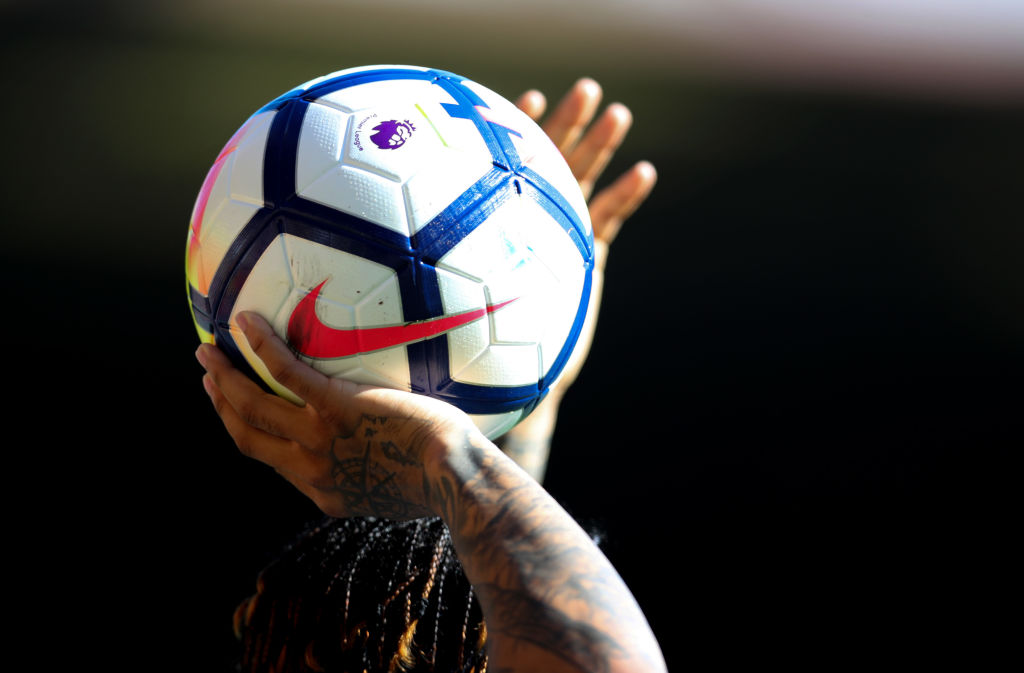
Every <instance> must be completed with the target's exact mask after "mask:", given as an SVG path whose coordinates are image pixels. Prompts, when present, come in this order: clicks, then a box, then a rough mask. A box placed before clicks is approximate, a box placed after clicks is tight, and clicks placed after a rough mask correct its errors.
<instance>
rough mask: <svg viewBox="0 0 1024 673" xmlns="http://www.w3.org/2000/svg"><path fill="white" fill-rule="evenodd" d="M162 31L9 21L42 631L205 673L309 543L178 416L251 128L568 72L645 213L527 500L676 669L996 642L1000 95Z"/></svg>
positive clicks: (306, 16)
mask: <svg viewBox="0 0 1024 673" xmlns="http://www.w3.org/2000/svg"><path fill="white" fill-rule="evenodd" d="M175 7H178V6H177V5H172V4H171V3H167V4H164V3H159V4H153V5H151V6H150V5H147V8H148V9H147V10H146V13H143V12H142V11H141V10H138V9H131V8H129V7H125V6H122V5H121V4H120V3H114V2H108V3H100V4H92V5H90V6H89V8H88V9H83V8H79V6H78V5H67V6H65V5H61V4H59V3H57V4H53V3H50V4H46V5H43V6H42V7H41V8H40V7H38V6H36V5H31V6H29V5H25V6H21V5H17V4H15V5H11V6H9V7H8V8H7V9H6V10H4V11H5V13H6V14H7V17H6V18H5V20H4V25H5V27H4V31H5V32H6V33H7V35H5V36H4V40H3V46H2V47H0V50H2V52H3V54H4V62H5V63H6V64H11V65H12V66H13V67H7V68H5V72H4V74H3V76H2V77H3V80H4V84H5V86H4V90H5V92H6V93H7V98H6V104H5V106H4V111H3V115H4V124H3V128H5V129H6V130H7V133H6V134H5V135H6V139H5V144H6V149H7V151H6V156H7V158H8V161H7V163H6V166H5V168H4V174H3V185H4V203H5V204H6V215H7V220H8V223H9V227H8V232H7V242H6V244H5V245H4V249H3V253H2V255H3V266H4V268H5V271H6V273H7V282H6V286H7V287H8V296H9V298H10V299H12V300H13V301H14V311H13V312H12V313H11V315H12V316H14V318H13V319H11V320H9V322H8V329H7V330H6V333H5V343H6V347H7V352H8V353H9V356H10V357H11V358H13V359H14V360H15V361H16V365H18V366H19V367H18V369H17V370H16V371H18V372H19V377H18V379H17V380H18V382H19V383H18V384H17V386H16V387H17V388H18V389H19V390H18V394H19V395H22V396H23V399H25V400H27V402H28V405H27V406H26V407H25V409H24V412H23V413H22V412H20V411H19V413H18V415H19V416H20V418H15V419H13V420H14V421H15V425H16V426H17V427H22V428H28V431H27V432H26V434H25V437H24V438H21V436H20V435H19V433H17V432H16V433H15V435H14V442H15V443H16V447H15V448H16V450H15V453H16V454H17V455H22V454H25V453H29V454H31V455H32V457H33V458H36V457H38V456H40V455H41V456H43V457H44V458H43V466H42V467H41V468H40V467H35V468H31V469H32V471H31V472H30V473H29V474H31V475H32V477H33V478H32V479H31V480H26V481H27V482H28V483H27V485H29V486H30V487H31V488H32V492H31V494H26V496H27V497H24V498H23V499H22V503H21V507H23V508H24V509H25V510H26V513H25V514H24V515H23V516H22V515H19V523H18V524H17V526H16V528H15V532H16V534H17V535H20V536H22V538H21V539H25V540H39V539H40V538H39V537H38V536H39V535H40V534H42V537H43V539H49V538H50V537H51V536H50V533H49V531H51V530H57V531H59V532H60V536H62V538H63V540H65V541H71V542H73V548H74V549H75V550H77V551H74V552H72V551H68V550H67V549H65V548H64V546H63V544H62V546H61V547H59V548H58V551H55V552H54V555H55V556H57V555H66V556H65V558H66V560H67V562H68V563H71V564H73V567H74V568H75V569H76V572H77V573H80V574H81V575H82V576H83V577H85V578H87V580H88V581H84V580H76V579H72V578H70V577H67V576H65V575H58V577H57V578H56V579H51V580H50V581H49V582H48V583H46V584H43V585H40V587H39V594H40V596H44V597H45V598H39V599H37V600H35V601H34V603H35V607H36V608H43V609H44V610H49V609H50V607H49V606H50V605H51V604H52V603H53V602H55V601H57V602H59V603H61V604H65V603H66V602H67V601H68V597H69V596H74V604H75V605H77V606H78V607H77V608H76V609H75V610H74V616H73V618H74V619H75V620H83V621H85V622H87V623H90V624H91V625H93V626H98V627H99V628H100V629H101V632H100V633H99V634H98V635H95V636H94V637H92V638H91V639H90V641H89V642H88V643H87V644H86V645H85V646H84V647H86V648H93V650H92V651H95V652H98V653H102V652H110V651H111V648H116V651H117V652H119V653H122V654H123V656H124V658H131V659H132V660H133V661H135V662H140V661H144V662H146V666H147V667H149V668H152V667H154V666H155V667H157V668H160V667H163V665H164V664H175V663H182V664H184V665H188V663H191V664H192V666H194V667H196V668H198V669H199V670H230V662H231V661H232V657H233V656H234V649H233V646H234V643H233V637H232V635H231V631H230V629H231V614H232V611H233V609H234V607H235V605H236V604H237V603H238V602H239V601H240V600H241V599H242V598H243V597H244V596H246V595H247V594H248V593H250V592H251V591H252V590H253V588H254V582H255V577H256V573H257V572H258V570H259V569H260V568H261V567H262V566H263V565H264V564H265V563H266V562H267V561H268V560H269V559H270V558H271V557H272V556H273V554H274V553H275V552H276V551H277V550H278V548H279V547H280V546H281V545H282V544H283V543H284V542H286V541H287V540H289V539H290V537H291V535H293V534H294V533H295V532H297V531H298V530H299V528H300V527H301V524H302V523H304V522H305V521H306V520H307V519H308V518H310V517H312V516H314V514H315V513H314V512H313V510H312V506H311V505H309V504H307V503H306V502H305V501H304V499H303V498H302V497H301V496H299V494H297V493H295V492H292V491H291V489H290V487H288V486H287V484H285V483H284V482H283V481H281V480H280V479H279V478H278V477H276V475H274V474H272V473H269V471H268V470H266V469H264V468H262V466H260V465H256V464H253V463H251V462H250V461H248V460H246V459H244V458H243V457H241V456H240V455H238V453H237V452H236V451H235V450H234V448H233V446H232V444H231V442H230V439H229V438H228V437H227V435H226V433H225V432H224V431H223V429H222V427H221V426H220V424H219V422H218V421H217V419H216V417H215V415H214V413H213V411H212V409H211V408H210V406H209V404H208V402H207V400H206V398H205V395H204V394H203V392H202V388H201V385H200V377H201V370H200V368H199V366H198V364H195V363H194V360H193V359H192V352H193V351H194V349H195V347H196V345H197V341H196V338H195V334H194V332H193V329H192V325H191V321H190V318H189V314H188V308H187V303H186V300H185V282H184V274H183V255H184V244H185V230H186V226H187V222H188V218H189V214H190V211H191V207H192V202H193V199H194V198H195V195H196V193H197V191H198V188H199V185H200V183H201V182H202V179H203V177H204V175H205V173H206V170H207V168H208V166H209V164H210V163H211V162H212V160H213V158H214V157H215V156H216V153H217V152H218V150H219V148H220V147H221V145H222V144H223V143H224V142H225V141H226V139H227V138H228V137H229V136H230V135H231V133H232V132H233V131H234V130H235V129H236V128H237V127H238V126H239V125H240V124H241V122H242V121H244V119H245V118H246V117H247V116H248V115H249V114H250V113H252V112H253V111H254V110H256V109H257V108H258V107H260V106H261V105H262V104H263V103H265V102H266V101H268V100H270V99H271V98H273V97H275V96H276V95H278V94H279V93H282V92H284V91H286V90H287V89H289V88H291V87H292V86H293V85H295V84H298V83H300V82H302V81H305V80H307V79H309V78H311V77H314V76H317V75H320V74H325V73H328V72H331V71H334V70H337V69H341V68H344V67H349V66H353V65H362V64H370V63H389V62H391V63H414V64H421V65H429V66H433V67H439V68H443V69H447V70H451V71H454V72H458V73H460V74H464V75H466V76H468V77H470V78H472V79H475V80H477V81H479V82H481V83H483V84H485V85H486V86H488V87H490V88H492V89H494V90H496V91H498V92H500V93H503V94H504V95H506V96H508V97H514V96H515V95H517V94H518V93H519V92H521V91H523V90H525V89H526V88H529V87H534V86H536V87H539V88H541V89H542V90H544V91H545V92H547V93H548V95H549V98H555V97H556V96H558V95H559V94H560V93H561V92H562V91H564V90H565V89H566V88H567V87H568V86H569V85H570V84H571V83H572V82H573V81H574V80H575V79H576V78H577V77H579V76H582V75H589V76H593V77H595V78H597V79H598V80H599V81H601V82H602V83H603V85H604V87H605V91H606V93H607V96H608V99H609V100H622V101H624V102H626V103H627V104H629V105H630V106H631V107H632V109H633V111H634V114H635V118H636V128H635V131H634V132H633V134H632V135H631V137H630V139H629V141H628V142H627V145H626V146H625V148H624V149H623V150H622V152H621V156H620V157H618V158H617V159H616V163H615V164H614V165H613V166H612V167H611V169H610V170H609V175H615V174H616V173H617V171H619V170H622V169H623V168H625V167H626V166H627V165H629V164H630V163H632V162H633V161H634V160H636V159H641V158H644V159H649V160H651V161H652V162H654V164H655V165H656V166H657V167H658V169H659V173H660V182H659V185H658V187H657V189H656V190H655V193H654V196H653V197H652V199H651V201H650V202H649V203H648V204H647V205H645V206H644V208H643V209H642V211H641V212H640V213H639V214H638V215H637V216H636V218H635V219H634V220H632V221H630V223H629V224H628V225H627V227H626V228H625V229H624V230H623V232H622V234H621V236H620V238H619V240H618V241H617V242H616V244H615V246H614V249H613V252H612V256H611V260H610V266H609V271H608V279H609V280H608V288H609V290H608V294H607V297H606V301H605V306H604V308H603V310H602V318H601V325H600V327H599V331H598V337H597V340H596V345H595V348H594V351H593V354H592V356H591V358H590V363H589V364H588V366H587V368H586V369H585V370H584V372H583V374H582V376H581V378H580V380H579V382H578V383H577V385H576V386H575V387H574V389H573V391H572V393H571V395H570V396H569V397H568V399H567V400H566V402H565V404H564V409H563V414H562V418H561V422H560V425H559V427H558V431H557V435H556V439H555V449H554V455H553V458H552V462H551V466H550V471H549V479H548V483H547V486H548V487H549V489H550V490H551V492H552V493H553V494H554V495H555V496H556V497H557V498H558V499H559V501H561V502H562V503H563V504H564V505H565V506H566V508H567V509H568V510H569V511H570V512H571V513H573V514H574V515H575V516H576V517H578V518H579V519H580V520H581V521H582V522H584V523H585V524H587V525H590V526H593V527H595V528H597V529H599V530H602V531H603V533H604V539H605V543H604V544H605V549H606V551H607V553H608V555H609V557H610V558H611V559H612V561H613V563H614V564H615V565H616V566H617V567H618V568H619V570H620V572H621V573H622V575H623V577H624V578H625V580H626V582H627V583H628V584H629V585H630V587H631V588H632V589H633V590H634V592H635V594H636V596H637V599H638V600H639V602H640V604H641V606H642V607H643V608H644V610H645V612H646V613H647V615H648V617H649V619H650V621H651V622H652V625H653V627H654V630H655V632H656V634H657V636H658V637H659V639H660V641H661V643H662V645H663V648H664V650H665V656H666V659H667V661H668V663H669V666H670V668H671V669H681V667H683V666H686V665H688V664H692V663H694V662H696V661H698V660H701V659H705V658H707V657H709V656H710V657H714V658H715V659H716V660H718V661H721V662H722V663H723V664H725V663H728V662H732V661H737V660H740V659H748V658H754V659H756V660H763V661H772V660H774V661H780V662H781V661H785V662H797V661H822V662H826V661H827V662H829V663H832V662H837V661H845V660H847V659H851V658H867V659H877V658H878V657H879V656H881V653H882V652H883V651H887V648H891V647H895V648H896V649H895V652H896V653H897V654H896V656H898V657H900V658H912V657H918V656H922V655H935V656H948V655H950V654H952V653H955V652H968V653H970V652H975V651H976V650H975V649H974V648H975V647H976V645H975V641H973V640H972V639H971V634H972V633H974V629H975V628H976V627H978V626H979V624H981V625H982V626H983V627H984V629H985V630H988V631H989V636H988V637H989V638H990V639H993V640H998V639H999V634H1000V633H1001V632H1002V631H1001V630H1000V629H1001V628H1002V629H1004V630H1005V627H999V626H998V624H995V623H991V624H990V623H987V622H986V618H985V617H984V615H985V614H986V611H985V610H983V609H982V608H981V606H982V605H983V601H984V600H985V597H986V596H987V597H988V598H991V597H992V596H993V595H995V596H998V595H999V592H1000V591H1001V582H1002V575H1001V571H1002V570H1004V569H1005V567H1004V565H1003V564H1004V563H1005V561H1004V556H1003V542H1002V540H1003V538H1004V535H1005V533H1006V532H1007V531H1006V530H1005V528H1007V527H1008V526H1009V523H1010V516H1009V514H1008V513H1007V509H1008V504H1009V499H1010V497H1009V496H1010V492H1009V488H1010V485H1011V480H1010V477H1009V474H1008V472H1009V468H1008V466H1007V463H1008V459H1009V455H1010V452H1011V451H1012V450H1016V449H1019V448H1020V447H1021V437H1022V429H1024V427H1022V426H1024V422H1022V414H1021V402H1022V393H1021V389H1022V385H1021V384H1022V375H1024V349H1022V346H1021V344H1022V338H1024V311H1022V306H1024V274H1022V272H1021V264H1020V260H1021V255H1022V253H1024V233H1022V227H1021V223H1022V218H1021V198H1020V194H1021V191H1020V183H1021V169H1020V157H1021V156H1022V151H1024V116H1022V112H1024V106H1022V105H1021V104H1020V103H1019V100H1020V98H1016V99H1014V98H1012V97H1010V96H1007V97H1006V98H1005V100H1000V99H999V97H998V96H996V97H995V98H996V99H995V100H993V97H991V96H990V97H987V98H985V99H969V98H961V97H958V96H956V95H947V96H943V95H936V94H935V92H930V93H929V94H928V95H913V92H910V93H907V94H906V95H902V94H901V93H900V92H898V91H896V90H894V89H898V88H899V87H895V88H893V87H890V88H888V89H887V90H885V91H875V92H870V91H867V90H865V89H851V88H842V87H834V88H833V87H828V86H820V85H818V86H805V85H801V84H799V83H795V82H788V83H786V82H783V81H781V80H772V79H755V78H745V77H742V76H740V74H738V73H728V72H723V71H720V70H717V69H715V68H711V67H708V68H704V67H702V62H701V60H700V58H699V57H697V56H695V57H694V58H692V59H690V60H686V59H684V58H683V57H682V56H679V54H678V52H672V53H675V54H676V56H675V57H678V59H679V61H678V62H675V61H672V62H669V61H667V60H665V59H666V58H668V57H666V56H665V53H666V52H664V48H665V45H663V44H661V43H658V42H657V41H656V40H652V41H644V40H643V39H642V38H643V34H642V33H637V34H636V35H634V36H633V37H634V38H638V39H636V40H634V41H628V40H627V39H626V38H627V37H629V36H628V35H626V36H624V34H617V33H614V31H613V30H612V28H606V29H603V30H607V31H608V32H607V33H602V32H601V31H600V30H598V29H597V28H593V27H592V26H591V27H587V28H585V29H581V30H576V28H578V26H576V25H575V24H574V23H573V22H572V21H571V20H567V19H560V20H558V21H554V20H552V21H548V22H535V21H532V20H531V18H530V17H529V16H525V17H519V18H517V19H508V20H503V21H494V20H492V19H491V18H489V16H488V14H487V13H486V12H484V11H482V10H481V11H480V12H478V13H475V14H463V15H460V16H448V15H444V14H441V13H438V12H436V11H432V12H427V13H417V12H413V11H412V10H405V11H395V10H387V11H385V10H379V11H378V10H374V9H373V8H372V7H371V6H369V5H363V4H359V5H358V7H357V8H347V9H341V10H339V9H332V7H333V6H332V5H330V3H306V4H302V5H301V6H299V7H300V9H294V8H293V9H288V8H283V7H281V6H278V5H275V4H274V3H269V4H267V5H261V6H260V8H259V10H258V11H257V10H249V9H246V7H247V6H246V5H242V4H238V3H214V4H211V5H208V6H207V5H200V4H194V5H187V6H184V7H185V8H184V9H182V8H180V7H179V8H178V9H175ZM588 25H589V24H588ZM502 29H504V31H503V30H502ZM529 31H533V32H529ZM524 34H531V35H534V40H535V41H534V43H533V44H531V45H524V44H523V43H522V39H521V38H522V35H524ZM675 57H673V58H675ZM1010 93H1016V94H1019V91H1017V92H1010ZM21 366H25V367H27V368H28V369H26V370H22V369H21ZM19 465H20V464H19ZM21 473H22V472H21V471H20V470H19V471H18V473H15V474H13V476H12V477H11V478H12V479H13V480H18V479H20V477H19V475H20V474H21ZM37 480H38V483H34V482H36V481H37ZM55 484H59V486H55ZM33 590H34V591H35V589H34V588H33ZM54 596H57V597H62V598H54ZM68 618H69V619H70V618H72V617H71V615H69V617H68ZM83 651H90V650H88V649H86V650H83ZM888 651H892V650H888ZM128 653H132V654H131V655H129V654H128ZM887 656H889V655H887ZM139 657H142V659H139Z"/></svg>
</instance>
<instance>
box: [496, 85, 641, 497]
mask: <svg viewBox="0 0 1024 673" xmlns="http://www.w3.org/2000/svg"><path fill="white" fill-rule="evenodd" d="M601 98H602V91H601V87H600V85H599V84H598V83H597V82H595V81H594V80H592V79H589V78H584V79H580V80H579V81H577V82H576V84H575V85H574V86H573V87H572V89H570V90H569V92H568V93H567V94H566V95H565V97H564V98H563V99H562V101H561V102H560V103H559V104H558V106H557V107H556V108H555V110H554V111H553V112H552V113H551V114H550V115H549V116H548V117H547V119H545V120H544V121H543V123H542V124H541V127H542V128H543V129H544V131H545V132H546V133H547V134H548V137H550V138H551V140H552V142H554V144H555V145H556V146H557V147H558V149H559V150H560V151H561V152H562V155H563V156H564V157H565V159H566V161H567V162H568V164H569V168H570V169H571V170H572V173H573V175H574V176H576V179H577V180H578V181H579V185H580V190H581V191H582V192H583V197H584V198H585V199H587V202H588V203H587V205H588V209H589V211H590V221H591V224H592V225H593V228H594V248H595V250H594V254H595V260H594V262H595V263H594V277H593V285H592V288H591V294H590V306H589V308H588V310H587V319H586V322H585V323H584V326H583V330H582V332H581V333H580V336H579V341H578V342H577V346H576V349H575V350H574V351H573V354H572V358H571V359H570V360H569V362H568V363H567V364H566V367H565V369H564V370H563V371H562V374H561V376H560V377H559V379H558V381H556V382H555V384H554V385H553V386H552V387H551V389H550V391H549V393H548V396H547V397H546V398H545V399H544V401H543V402H541V404H539V405H538V406H537V408H536V409H534V411H533V413H532V414H530V416H528V417H527V418H526V419H525V420H524V421H522V422H521V423H519V425H517V426H516V427H514V428H512V430H510V431H509V432H508V433H506V434H505V436H504V437H503V438H502V439H501V442H500V443H501V447H502V450H504V451H505V452H506V453H508V455H509V456H511V457H512V458H513V459H514V460H515V461H516V462H517V463H519V465H520V466H522V467H523V468H524V469H525V470H526V471H527V472H529V473H530V474H531V475H532V476H533V477H534V478H535V479H537V480H538V481H540V480H542V479H543V477H544V471H545V469H546V466H547V459H548V452H549V449H550V440H551V435H552V434H553V432H554V428H555V422H556V420H557V417H558V405H559V403H560V402H561V399H562V396H563V395H564V394H565V391H566V390H567V389H568V388H569V386H571V385H572V383H573V382H574V381H575V380H576V377H577V376H578V375H579V372H580V369H581V368H582V366H583V362H584V361H585V360H586V358H587V354H588V353H589V352H590V346H591V343H592V341H593V337H594V328H595V326H596V325H597V315H598V311H599V309H600V306H601V294H602V290H603V287H604V269H605V263H606V262H607V259H608V247H609V246H610V245H611V243H612V241H613V240H615V237H616V235H618V233H619V230H620V229H621V227H622V224H623V222H625V221H626V219H628V218H629V217H630V216H631V215H632V214H633V213H634V212H635V211H636V209H637V208H639V207H640V205H641V204H642V203H643V202H644V201H645V200H646V199H647V197H648V196H649V195H650V193H651V190H652V189H653V188H654V183H655V182H656V181H657V172H656V171H655V169H654V166H652V165H651V164H650V163H649V162H646V161H641V162H638V163H636V164H634V165H633V166H632V167H631V168H630V169H629V170H627V171H626V172H625V173H623V174H622V175H620V176H619V177H618V178H617V179H616V180H615V181H614V182H612V183H611V184H610V185H608V186H607V187H605V188H604V189H602V190H601V191H599V192H598V193H597V194H595V195H593V198H591V194H592V192H593V191H594V185H595V184H596V183H597V181H598V179H599V178H600V176H601V174H602V173H603V172H604V169H605V168H606V167H607V166H608V162H609V161H611V159H612V157H613V156H614V154H615V152H616V150H618V148H619V146H620V145H621V144H622V141H623V140H624V139H625V137H626V134H627V132H628V131H629V128H630V126H632V123H633V115H632V113H631V112H630V110H629V108H627V107H626V106H625V105H623V104H621V103H611V104H610V105H608V106H607V107H606V108H605V110H604V112H603V113H602V114H601V115H600V117H598V118H597V120H596V121H594V118H595V116H596V115H597V111H598V107H599V106H600V103H601ZM516 105H517V106H518V107H519V109H521V110H522V111H523V112H525V113H526V114H527V115H528V116H529V117H530V118H532V119H533V120H535V121H539V120H540V119H541V117H543V116H544V112H545V109H546V107H547V101H546V99H545V98H544V95H543V94H542V93H541V92H540V91H537V90H531V91H527V92H526V93H524V94H523V95H522V96H520V97H519V99H518V100H517V101H516ZM592 122H593V123H592ZM588 127H589V128H588Z"/></svg>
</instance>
